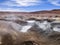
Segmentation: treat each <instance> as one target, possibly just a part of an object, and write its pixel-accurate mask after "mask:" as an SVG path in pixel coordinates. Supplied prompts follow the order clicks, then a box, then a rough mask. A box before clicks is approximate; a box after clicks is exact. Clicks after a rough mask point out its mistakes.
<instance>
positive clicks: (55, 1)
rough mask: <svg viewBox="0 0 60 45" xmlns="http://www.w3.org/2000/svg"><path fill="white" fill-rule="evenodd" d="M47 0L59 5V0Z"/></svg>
mask: <svg viewBox="0 0 60 45" xmlns="http://www.w3.org/2000/svg"><path fill="white" fill-rule="evenodd" d="M48 1H49V2H50V3H51V4H53V5H55V6H60V0H48Z"/></svg>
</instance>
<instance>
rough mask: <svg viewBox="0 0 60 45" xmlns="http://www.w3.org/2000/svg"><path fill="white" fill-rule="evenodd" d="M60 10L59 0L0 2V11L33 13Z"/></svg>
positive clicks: (11, 0) (2, 0)
mask: <svg viewBox="0 0 60 45" xmlns="http://www.w3.org/2000/svg"><path fill="white" fill-rule="evenodd" d="M52 9H60V0H0V11H17V12H34V11H41V10H52Z"/></svg>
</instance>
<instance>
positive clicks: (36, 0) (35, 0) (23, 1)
mask: <svg viewBox="0 0 60 45" xmlns="http://www.w3.org/2000/svg"><path fill="white" fill-rule="evenodd" d="M15 1H16V3H17V4H19V5H20V6H33V5H39V4H40V3H42V1H41V0H15Z"/></svg>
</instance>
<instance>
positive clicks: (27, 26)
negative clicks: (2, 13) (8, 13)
mask: <svg viewBox="0 0 60 45" xmlns="http://www.w3.org/2000/svg"><path fill="white" fill-rule="evenodd" d="M13 17H14V16H13ZM13 17H12V18H11V17H10V18H9V17H8V18H9V19H8V18H7V17H6V18H4V19H1V20H0V45H60V21H55V20H54V21H49V20H36V19H34V20H29V19H28V20H25V21H22V20H18V19H17V17H14V18H13Z"/></svg>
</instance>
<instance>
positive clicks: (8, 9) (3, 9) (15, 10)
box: [0, 8, 27, 12]
mask: <svg viewBox="0 0 60 45" xmlns="http://www.w3.org/2000/svg"><path fill="white" fill-rule="evenodd" d="M0 11H8V12H27V11H26V10H22V9H15V8H0Z"/></svg>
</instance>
